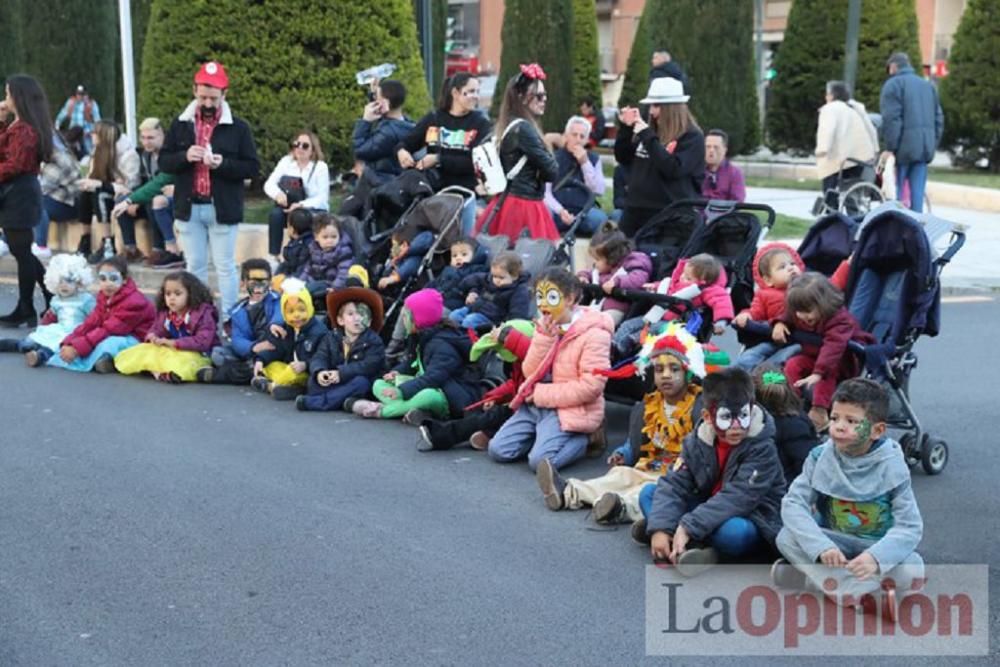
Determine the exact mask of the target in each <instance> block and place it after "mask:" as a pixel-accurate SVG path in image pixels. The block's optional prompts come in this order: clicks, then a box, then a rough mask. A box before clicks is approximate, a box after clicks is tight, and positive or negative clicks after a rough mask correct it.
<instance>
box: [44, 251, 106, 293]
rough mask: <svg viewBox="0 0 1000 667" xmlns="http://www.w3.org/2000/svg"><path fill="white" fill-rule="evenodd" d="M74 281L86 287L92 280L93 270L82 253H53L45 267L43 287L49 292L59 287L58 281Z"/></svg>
mask: <svg viewBox="0 0 1000 667" xmlns="http://www.w3.org/2000/svg"><path fill="white" fill-rule="evenodd" d="M63 281H65V282H67V283H76V284H78V285H79V286H80V287H81V289H86V288H87V287H89V286H90V284H91V283H92V282H94V272H93V271H92V270H91V268H90V266H89V265H88V264H87V259H86V258H85V257H84V256H83V255H71V254H68V253H66V254H61V255H55V256H54V257H53V258H52V260H51V261H50V262H49V266H48V268H47V269H45V287H46V288H47V289H48V290H49V291H50V292H55V291H56V290H57V289H58V288H59V283H60V282H63Z"/></svg>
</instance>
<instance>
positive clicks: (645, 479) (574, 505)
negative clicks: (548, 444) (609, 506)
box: [563, 466, 659, 521]
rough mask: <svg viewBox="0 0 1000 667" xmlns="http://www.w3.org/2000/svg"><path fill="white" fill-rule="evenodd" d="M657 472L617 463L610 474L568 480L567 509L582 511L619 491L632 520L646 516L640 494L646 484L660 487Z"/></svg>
mask: <svg viewBox="0 0 1000 667" xmlns="http://www.w3.org/2000/svg"><path fill="white" fill-rule="evenodd" d="M658 478H659V475H657V474H656V473H651V472H646V471H645V470H637V469H636V468H633V467H631V466H613V467H612V468H611V469H610V470H608V472H607V473H605V474H604V475H601V476H600V477H594V478H592V479H576V478H571V479H568V480H566V488H565V489H564V490H563V499H564V500H565V501H566V507H567V509H571V510H578V509H581V508H582V507H586V506H588V505H593V504H594V503H595V502H597V499H598V498H600V497H601V496H602V495H604V494H605V493H616V494H618V497H619V498H621V499H622V503H623V504H624V505H625V513H626V515H627V516H628V520H629V521H636V520H638V519H641V518H642V512H641V511H640V509H639V495H640V493H641V492H642V490H643V489H644V488H645V487H646V486H650V487H653V488H654V489H655V488H656V480H657V479H658Z"/></svg>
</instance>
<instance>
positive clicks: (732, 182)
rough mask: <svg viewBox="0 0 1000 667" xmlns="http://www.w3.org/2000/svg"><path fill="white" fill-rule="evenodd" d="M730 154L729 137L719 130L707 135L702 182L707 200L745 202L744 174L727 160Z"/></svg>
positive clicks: (703, 192)
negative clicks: (727, 155)
mask: <svg viewBox="0 0 1000 667" xmlns="http://www.w3.org/2000/svg"><path fill="white" fill-rule="evenodd" d="M728 152H729V135H728V134H726V131H725V130H720V129H718V128H716V129H712V130H709V131H708V132H707V133H706V134H705V180H704V181H702V182H701V195H702V196H703V197H704V198H705V199H722V200H725V201H743V200H745V199H746V198H747V186H746V181H745V180H744V179H743V172H742V171H740V168H739V167H737V166H736V165H735V164H733V163H732V162H730V161H729V160H728V159H727V158H726V153H728Z"/></svg>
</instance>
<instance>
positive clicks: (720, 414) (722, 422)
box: [712, 403, 753, 433]
mask: <svg viewBox="0 0 1000 667" xmlns="http://www.w3.org/2000/svg"><path fill="white" fill-rule="evenodd" d="M752 408H753V404H752V403H744V404H743V405H741V406H739V407H736V406H730V405H719V406H715V407H714V408H713V411H712V420H713V422H714V423H715V430H717V431H718V432H720V433H725V432H726V431H728V430H729V429H731V428H737V427H739V428H741V429H743V430H744V431H746V430H748V429H749V428H750V417H751V412H752Z"/></svg>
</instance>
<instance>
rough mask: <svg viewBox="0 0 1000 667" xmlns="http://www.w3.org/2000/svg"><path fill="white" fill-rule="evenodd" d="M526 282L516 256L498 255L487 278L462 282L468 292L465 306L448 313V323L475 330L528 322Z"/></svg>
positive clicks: (529, 307)
mask: <svg viewBox="0 0 1000 667" xmlns="http://www.w3.org/2000/svg"><path fill="white" fill-rule="evenodd" d="M528 279H529V276H527V275H525V274H524V265H523V264H522V263H521V258H520V256H518V254H517V253H515V252H511V251H504V252H500V253H497V256H496V257H494V258H493V261H492V262H490V272H489V274H484V273H477V274H473V275H471V276H468V277H467V278H466V279H465V280H463V281H462V289H464V290H466V291H467V296H466V297H465V306H464V307H462V308H459V309H458V310H453V311H451V320H452V321H453V322H454V323H455V324H457V325H458V326H460V327H462V328H463V329H473V330H475V329H479V328H485V327H495V326H496V325H497V324H499V323H500V322H505V321H507V320H526V319H529V318H530V317H531V313H532V310H533V309H532V307H531V290H530V289H529V288H528Z"/></svg>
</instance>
